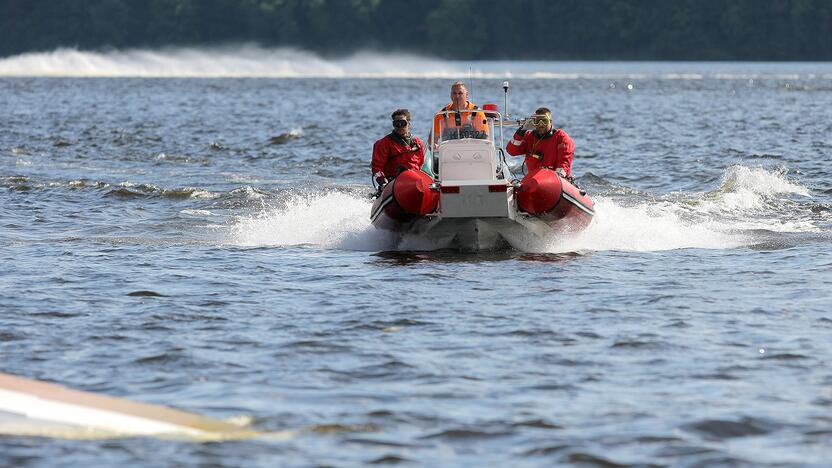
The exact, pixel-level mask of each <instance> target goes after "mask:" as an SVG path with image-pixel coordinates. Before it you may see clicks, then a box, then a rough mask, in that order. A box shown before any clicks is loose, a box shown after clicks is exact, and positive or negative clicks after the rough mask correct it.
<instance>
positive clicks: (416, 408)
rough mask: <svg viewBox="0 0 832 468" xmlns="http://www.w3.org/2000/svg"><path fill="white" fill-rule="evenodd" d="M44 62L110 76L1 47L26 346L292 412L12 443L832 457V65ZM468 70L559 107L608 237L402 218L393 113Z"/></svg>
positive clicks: (84, 370) (188, 450) (302, 458)
mask: <svg viewBox="0 0 832 468" xmlns="http://www.w3.org/2000/svg"><path fill="white" fill-rule="evenodd" d="M47 58H48V59H50V60H53V61H54V60H57V65H55V63H53V62H49V63H50V64H51V65H50V66H52V67H53V68H50V70H53V71H51V72H50V71H43V70H41V69H37V71H36V72H33V74H36V75H81V76H77V77H66V76H63V77H60V76H58V77H52V76H34V77H32V76H28V77H27V76H17V75H26V74H27V73H26V71H27V70H28V69H27V68H26V67H30V66H32V65H27V63H28V62H20V60H21V59H20V58H17V59H14V58H13V59H2V60H0V72H2V73H0V74H3V75H5V76H4V77H0V264H2V268H0V371H1V372H6V373H11V374H16V375H20V376H25V377H28V378H34V379H41V380H47V381H52V382H58V383H60V384H62V385H66V386H69V387H73V388H77V389H80V390H85V391H91V392H97V393H102V394H106V395H112V396H118V397H123V398H128V399H132V400H136V401H141V402H146V403H153V404H161V405H166V406H171V407H174V408H180V409H184V410H187V411H193V412H198V413H202V414H205V415H208V416H212V417H215V418H220V419H228V418H240V417H242V418H248V419H250V420H251V425H252V427H253V428H254V429H256V430H259V431H262V432H265V433H279V434H281V435H280V436H279V437H277V436H274V435H272V436H263V437H256V438H252V439H247V440H238V441H228V442H221V443H199V442H192V441H182V440H165V439H153V438H125V439H105V440H74V439H73V438H72V436H71V435H70V436H69V438H38V437H17V436H0V465H2V466H66V465H84V466H91V465H96V466H98V465H119V466H159V465H202V466H264V467H265V466H276V465H280V466H363V465H366V464H375V463H378V464H400V465H404V466H414V465H415V466H552V465H559V464H563V465H578V466H663V465H672V466H714V465H717V466H755V467H759V466H818V467H820V466H828V463H829V461H830V460H832V366H830V362H832V211H830V210H831V209H832V182H830V168H832V166H830V159H832V114H831V113H830V109H832V64H829V63H817V64H813V63H794V64H792V63H782V64H737V63H557V62H555V63H532V62H524V63H512V62H483V63H474V64H467V63H456V62H436V61H418V60H417V61H412V60H407V59H401V58H399V59H397V60H392V59H390V60H388V59H389V58H385V57H384V56H379V57H369V58H368V57H361V56H359V57H356V58H353V59H351V60H350V61H348V62H326V61H323V60H321V63H323V65H321V63H319V62H310V61H308V60H307V59H304V58H303V57H302V58H301V59H299V60H300V62H298V63H295V64H294V68H292V67H291V66H289V67H288V68H280V69H279V70H278V71H276V72H275V73H274V76H270V75H269V74H268V70H269V68H268V66H269V63H270V62H268V60H270V57H268V56H264V57H262V59H263V60H264V61H265V63H266V65H264V66H265V67H266V68H265V70H266V71H265V72H262V73H260V72H258V71H257V70H259V69H248V68H245V67H242V65H239V66H238V65H235V63H233V62H231V63H230V64H229V63H228V62H227V61H225V62H224V61H223V60H222V59H223V58H225V59H228V56H220V57H219V59H218V61H217V63H219V65H215V66H216V67H217V68H214V69H210V70H208V71H202V69H201V68H200V64H201V63H202V62H201V61H200V60H199V59H193V60H192V61H191V62H188V59H187V58H182V57H179V56H175V57H173V58H171V60H172V62H173V63H178V64H180V65H181V66H182V67H184V68H181V69H174V70H173V71H171V72H169V73H168V72H166V70H168V69H167V68H164V67H161V68H159V67H158V66H157V68H153V66H152V65H153V63H156V62H151V61H149V60H145V59H142V58H137V57H135V56H129V55H128V56H123V57H120V59H121V62H117V63H115V64H109V65H107V66H104V65H95V63H93V65H90V67H91V68H90V69H89V70H88V69H84V71H83V73H77V74H76V73H71V71H72V70H75V68H72V67H74V66H75V65H73V63H75V62H69V61H68V60H69V59H68V58H66V57H63V58H61V57H58V58H57V59H55V57H51V58H50V57H44V56H41V57H40V58H39V59H38V58H37V57H36V59H38V60H41V62H46V61H47V60H46V59H47ZM93 58H94V57H93ZM116 58H119V57H116ZM169 58H170V57H169ZM30 59H31V58H30ZM110 59H111V60H112V56H111V57H110ZM272 59H273V57H272ZM62 60H63V61H62ZM142 60H145V61H142ZM229 60H230V59H229ZM303 60H307V61H306V62H303ZM362 60H363V61H364V62H362ZM365 62H366V63H367V66H366V68H362V63H365ZM281 63H283V62H281ZM287 63H290V64H291V61H289V62H287ZM21 64H22V65H21ZM125 64H126V65H125ZM182 64H184V65H182ZM345 64H346V65H345ZM249 65H251V64H249ZM272 65H274V66H275V67H277V65H275V64H272ZM96 66H98V67H99V68H96ZM251 66H252V67H253V65H251ZM469 66H470V67H471V70H470V71H469ZM61 67H64V68H61ZM119 67H122V68H119ZM223 67H225V68H223ZM240 67H242V71H241V70H240ZM304 67H306V68H304ZM278 68H279V67H277V68H275V69H278ZM55 70H57V71H55ZM62 70H63V71H62ZM90 70H92V71H90ZM96 70H98V71H99V73H96ZM136 70H139V71H136ZM142 70H144V72H141V71H142ZM177 70H178V71H177ZM183 70H184V71H183ZM238 72H239V73H238ZM238 74H241V75H247V76H249V77H245V76H237V75H238ZM469 74H470V76H471V77H472V78H473V86H472V87H473V95H472V100H473V101H475V102H476V103H477V104H480V105H481V104H483V103H486V102H495V103H498V104H500V106H501V108H502V105H503V90H502V82H503V81H504V80H506V79H508V80H510V82H511V95H510V104H509V110H510V111H511V113H512V114H513V115H515V116H522V115H528V114H530V113H531V112H532V111H533V110H534V109H535V108H536V107H538V106H540V105H546V106H548V107H550V108H552V109H553V110H554V116H555V123H556V124H557V125H558V126H560V127H562V128H564V129H565V130H566V131H567V132H568V133H569V134H570V135H571V136H572V137H573V139H574V140H575V142H576V146H577V149H576V152H575V160H574V164H573V171H574V172H575V174H576V175H577V176H578V181H579V183H580V184H581V185H582V186H583V187H584V188H586V189H587V190H588V192H589V193H590V195H591V196H592V197H593V198H594V199H595V201H596V210H597V216H596V219H595V220H594V222H593V224H592V225H591V226H590V228H589V229H588V230H586V231H585V232H583V233H581V234H579V235H576V236H574V237H570V238H562V239H560V238H553V239H549V240H548V242H546V243H545V244H543V245H529V246H528V248H525V249H522V250H510V251H503V252H491V253H479V254H476V253H464V252H455V251H448V250H442V249H439V250H416V251H414V250H402V248H401V246H397V245H396V243H395V242H394V241H393V240H391V239H390V238H389V237H388V236H387V235H385V234H384V233H380V232H377V231H375V230H374V229H373V227H372V226H371V225H370V223H369V210H370V201H369V199H368V198H367V194H368V193H369V192H370V190H371V187H370V174H369V160H370V153H371V148H372V144H373V142H374V141H375V140H376V139H377V138H380V137H381V136H383V135H384V134H385V133H387V132H388V131H389V128H388V127H389V114H390V113H391V112H392V110H393V109H395V108H398V107H407V108H409V109H410V110H411V111H412V112H413V116H414V120H415V128H416V130H417V133H418V134H419V135H423V136H424V135H425V134H426V133H427V131H428V128H429V123H430V119H431V115H432V112H434V111H435V110H437V109H439V107H441V106H443V105H444V104H446V103H447V102H448V92H449V86H450V84H451V82H453V81H454V80H456V79H463V80H466V81H470V80H469ZM12 75H14V76H12ZM126 75H129V76H126ZM136 75H138V76H136ZM263 75H265V76H263ZM506 137H508V135H506Z"/></svg>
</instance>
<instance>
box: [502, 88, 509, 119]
mask: <svg viewBox="0 0 832 468" xmlns="http://www.w3.org/2000/svg"><path fill="white" fill-rule="evenodd" d="M503 94H504V96H505V105H504V106H503V109H505V110H506V113H505V115H504V116H503V120H509V116H508V115H509V114H508V81H503Z"/></svg>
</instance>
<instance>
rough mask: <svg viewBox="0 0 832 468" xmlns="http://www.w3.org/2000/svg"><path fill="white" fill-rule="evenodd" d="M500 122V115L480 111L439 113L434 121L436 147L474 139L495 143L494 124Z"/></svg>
mask: <svg viewBox="0 0 832 468" xmlns="http://www.w3.org/2000/svg"><path fill="white" fill-rule="evenodd" d="M495 121H497V122H499V121H500V117H499V113H497V112H494V111H483V110H480V109H474V110H461V111H453V110H451V111H441V112H437V113H436V115H435V116H434V119H433V142H434V144H435V146H439V145H440V144H441V143H443V142H446V141H449V140H459V139H463V138H472V139H477V140H490V141H491V142H492V143H494V138H495V136H496V135H495V131H494V122H495Z"/></svg>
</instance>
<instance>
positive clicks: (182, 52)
mask: <svg viewBox="0 0 832 468" xmlns="http://www.w3.org/2000/svg"><path fill="white" fill-rule="evenodd" d="M704 68H705V69H708V70H712V71H709V72H703V67H702V66H701V65H699V64H697V63H685V62H656V63H651V64H650V66H649V67H645V66H644V63H640V62H553V61H548V62H543V61H540V62H532V61H528V62H518V61H465V62H461V61H448V60H440V59H434V58H429V57H424V56H418V55H413V54H401V53H399V54H394V53H384V52H370V51H365V52H358V53H355V54H353V55H351V56H348V57H344V58H338V59H327V58H323V57H321V56H319V55H317V54H314V53H311V52H307V51H303V50H298V49H292V48H264V47H260V46H257V45H240V46H226V47H196V48H185V47H169V48H162V49H129V50H111V51H105V52H94V51H82V50H77V49H72V48H60V49H56V50H54V51H49V52H32V53H25V54H20V55H15V56H11V57H6V58H1V59H0V76H55V77H206V78H207V77H258V78H310V77H326V78H448V79H461V78H465V77H468V76H471V77H476V78H520V79H562V80H574V79H608V80H625V79H627V80H640V79H663V80H702V79H716V80H750V81H752V82H753V80H762V79H775V80H789V81H794V80H805V79H808V80H814V79H823V80H829V79H832V65H830V64H824V63H792V64H789V65H788V66H783V65H778V64H767V63H725V64H714V63H709V64H708V65H707V67H704ZM645 70H647V71H645Z"/></svg>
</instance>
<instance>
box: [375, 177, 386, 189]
mask: <svg viewBox="0 0 832 468" xmlns="http://www.w3.org/2000/svg"><path fill="white" fill-rule="evenodd" d="M376 183H377V184H378V186H379V187H384V186H385V185H387V177H384V176H383V175H380V176H378V177H376Z"/></svg>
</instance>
